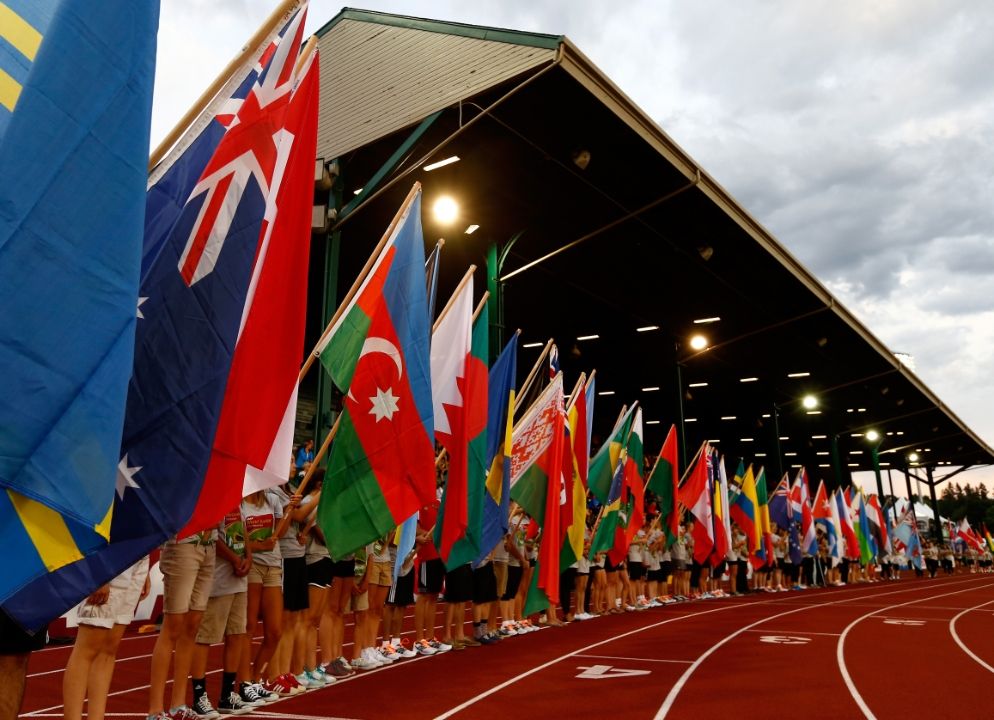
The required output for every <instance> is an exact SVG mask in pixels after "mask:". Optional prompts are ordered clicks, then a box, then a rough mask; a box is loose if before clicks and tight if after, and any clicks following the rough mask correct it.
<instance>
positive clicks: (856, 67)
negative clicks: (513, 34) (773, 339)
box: [152, 0, 994, 487]
mask: <svg viewBox="0 0 994 720" xmlns="http://www.w3.org/2000/svg"><path fill="white" fill-rule="evenodd" d="M275 3H276V0H162V16H161V21H160V31H159V60H158V68H157V73H156V94H155V101H154V112H153V123H152V139H153V144H155V142H156V141H157V140H158V139H160V138H161V137H162V136H163V135H164V134H165V133H166V132H167V131H168V130H169V129H170V128H171V127H172V125H173V123H175V122H176V121H177V120H178V119H179V117H180V116H181V115H182V113H183V112H184V111H185V110H186V108H187V107H188V106H189V105H190V104H191V103H192V102H193V101H194V100H195V99H196V97H197V96H198V95H199V94H200V92H201V91H202V90H203V89H204V87H205V86H206V85H207V83H208V82H209V81H210V80H211V79H213V77H214V76H215V75H216V74H217V72H218V71H220V69H221V68H222V67H223V66H224V65H225V64H226V63H227V61H228V60H229V59H230V58H231V57H232V56H233V55H234V54H235V52H237V50H238V49H239V48H240V47H241V45H242V44H243V43H244V42H245V40H246V39H247V38H248V37H249V36H250V35H251V34H252V32H253V31H254V30H255V29H256V27H257V26H258V25H259V23H261V22H262V20H263V19H265V17H266V16H267V15H268V14H269V12H270V11H271V9H272V8H273V7H274V6H275ZM362 7H364V8H365V9H369V10H381V11H385V12H396V13H401V14H407V15H416V16H420V17H430V18H435V19H442V20H455V21H460V22H468V23H475V24H481V25H495V26H501V27H508V28H514V29H519V30H532V31H537V32H543V33H552V34H564V35H567V36H569V38H570V39H571V40H572V41H573V42H574V43H576V45H577V46H578V47H579V48H580V49H581V50H582V51H583V52H584V53H585V54H586V55H588V56H589V57H590V58H591V59H592V60H593V61H594V62H595V63H596V64H597V65H598V66H599V67H600V68H601V69H602V70H603V71H604V72H605V73H607V75H608V76H610V77H611V78H612V79H613V80H614V82H615V83H617V84H618V85H619V86H620V87H621V88H622V90H624V91H625V92H626V93H627V94H628V95H629V96H630V97H632V98H633V99H634V100H635V102H636V103H638V104H639V105H641V107H642V108H644V109H645V110H646V111H647V112H648V113H649V115H651V116H652V117H653V118H654V119H655V120H656V121H657V122H658V123H659V124H660V125H661V126H662V128H663V129H664V130H665V131H666V132H667V133H668V134H669V135H670V136H671V137H673V138H674V139H675V140H676V141H677V142H678V143H679V144H680V145H681V146H682V147H683V148H684V149H685V150H686V151H688V152H689V153H690V154H691V155H692V156H693V157H694V158H695V159H696V160H697V161H698V162H699V163H700V164H701V165H702V166H703V167H705V168H706V169H707V170H708V172H709V173H711V175H712V176H714V177H715V178H716V179H717V180H718V181H719V182H720V183H722V184H723V185H724V186H725V187H726V188H727V189H728V190H729V191H730V192H731V193H732V194H733V195H734V196H735V197H736V198H737V199H738V200H739V201H740V202H741V203H742V204H743V205H744V206H745V207H746V208H747V209H748V210H749V211H750V212H751V213H752V214H753V216H754V217H756V218H758V219H759V220H760V221H761V222H762V223H763V224H765V225H766V227H767V228H769V229H770V230H771V231H772V232H773V234H774V235H775V236H776V237H777V238H778V239H779V240H780V241H781V242H782V243H783V244H784V245H786V246H787V247H788V248H789V249H790V250H791V252H793V253H794V254H795V255H796V256H797V257H798V258H800V260H801V261H802V262H803V263H805V264H806V265H807V266H808V267H809V268H810V269H811V270H812V271H813V272H814V273H815V275H817V276H818V277H819V278H820V279H821V280H822V281H823V282H824V283H826V284H827V285H828V286H829V288H830V289H831V290H832V291H833V292H834V293H835V294H836V295H837V296H838V297H839V298H840V299H841V300H842V302H843V303H844V304H845V305H846V306H847V307H848V308H849V309H850V310H852V311H853V312H854V313H855V314H856V315H857V316H858V317H859V318H860V319H861V320H862V321H863V322H864V323H865V324H866V325H867V326H868V327H869V328H870V329H871V330H872V331H873V332H874V333H875V334H876V335H877V336H878V337H879V338H880V339H881V340H883V342H884V343H885V344H887V345H888V347H890V348H891V349H892V350H894V351H898V352H906V353H910V354H912V355H913V356H914V359H915V362H916V366H917V373H918V375H919V376H920V377H921V378H922V379H923V380H924V381H925V383H927V384H928V385H929V386H930V387H931V388H932V389H933V390H934V391H935V392H936V393H937V394H938V395H939V396H940V397H941V398H942V399H943V401H944V402H946V403H947V404H948V405H949V407H951V408H952V409H953V410H954V411H955V412H956V413H957V414H959V416H960V417H961V418H962V419H963V420H964V421H965V422H966V423H967V424H968V425H970V426H971V427H972V428H973V429H974V430H975V431H976V432H977V433H979V434H980V436H981V437H983V438H984V439H985V440H986V441H987V442H988V444H994V70H992V68H994V3H981V2H967V1H964V2H953V1H946V2H926V1H925V0H916V1H912V0H908V1H903V0H901V1H899V0H873V2H865V1H860V0H834V1H833V2H821V1H816V0H806V1H805V2H772V1H771V2H758V1H741V0H739V1H735V2H733V1H731V0H726V1H724V2H716V1H706V0H695V1H694V2H677V1H675V0H671V1H665V0H645V1H642V2H638V1H633V2H627V1H626V2H622V3H603V2H588V1H586V0H529V1H527V2H521V1H520V0H500V1H494V0H474V2H455V1H454V0H434V1H432V2H427V1H421V2H419V1H417V0H389V1H388V0H377V1H373V0H370V1H369V2H367V3H366V4H365V5H363V6H362ZM340 9H341V6H340V5H339V4H338V3H337V2H330V1H328V0H312V2H311V8H310V15H309V20H308V27H309V29H310V30H314V29H317V28H318V27H320V26H321V25H323V24H324V23H325V22H327V21H328V20H329V19H331V18H332V17H333V16H334V15H335V14H336V13H337V12H338V11H339V10H340ZM961 478H962V479H967V478H969V479H971V480H972V481H973V482H978V481H980V480H984V481H985V482H986V483H987V485H988V487H992V486H994V470H990V469H985V470H978V471H971V472H969V473H966V474H964V475H963V476H961ZM902 485H903V483H902Z"/></svg>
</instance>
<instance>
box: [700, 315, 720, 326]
mask: <svg viewBox="0 0 994 720" xmlns="http://www.w3.org/2000/svg"><path fill="white" fill-rule="evenodd" d="M716 322H721V318H720V317H706V318H698V319H697V320H694V325H707V324H709V323H716Z"/></svg>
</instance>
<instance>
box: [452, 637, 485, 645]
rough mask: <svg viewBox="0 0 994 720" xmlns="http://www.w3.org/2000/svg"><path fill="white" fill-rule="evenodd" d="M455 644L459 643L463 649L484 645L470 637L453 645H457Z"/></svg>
mask: <svg viewBox="0 0 994 720" xmlns="http://www.w3.org/2000/svg"><path fill="white" fill-rule="evenodd" d="M455 643H459V644H460V645H462V646H463V647H480V645H481V644H482V643H481V642H480V641H479V640H474V639H473V638H469V637H464V638H459V639H458V640H456V641H455V642H453V645H455Z"/></svg>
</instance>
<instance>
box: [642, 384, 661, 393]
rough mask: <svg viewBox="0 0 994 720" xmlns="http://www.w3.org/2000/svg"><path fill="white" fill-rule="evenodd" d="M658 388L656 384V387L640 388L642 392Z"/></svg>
mask: <svg viewBox="0 0 994 720" xmlns="http://www.w3.org/2000/svg"><path fill="white" fill-rule="evenodd" d="M658 389H659V386H658V385H657V386H656V387H644V388H642V392H656V390H658Z"/></svg>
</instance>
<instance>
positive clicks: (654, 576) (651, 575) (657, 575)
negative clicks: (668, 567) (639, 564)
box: [645, 568, 666, 583]
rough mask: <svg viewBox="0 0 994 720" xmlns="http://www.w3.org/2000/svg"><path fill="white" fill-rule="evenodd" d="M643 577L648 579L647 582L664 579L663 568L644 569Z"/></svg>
mask: <svg viewBox="0 0 994 720" xmlns="http://www.w3.org/2000/svg"><path fill="white" fill-rule="evenodd" d="M645 579H646V580H648V581H649V582H655V583H657V582H661V581H665V580H666V576H665V575H663V569H662V568H660V569H659V570H646V571H645Z"/></svg>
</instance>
